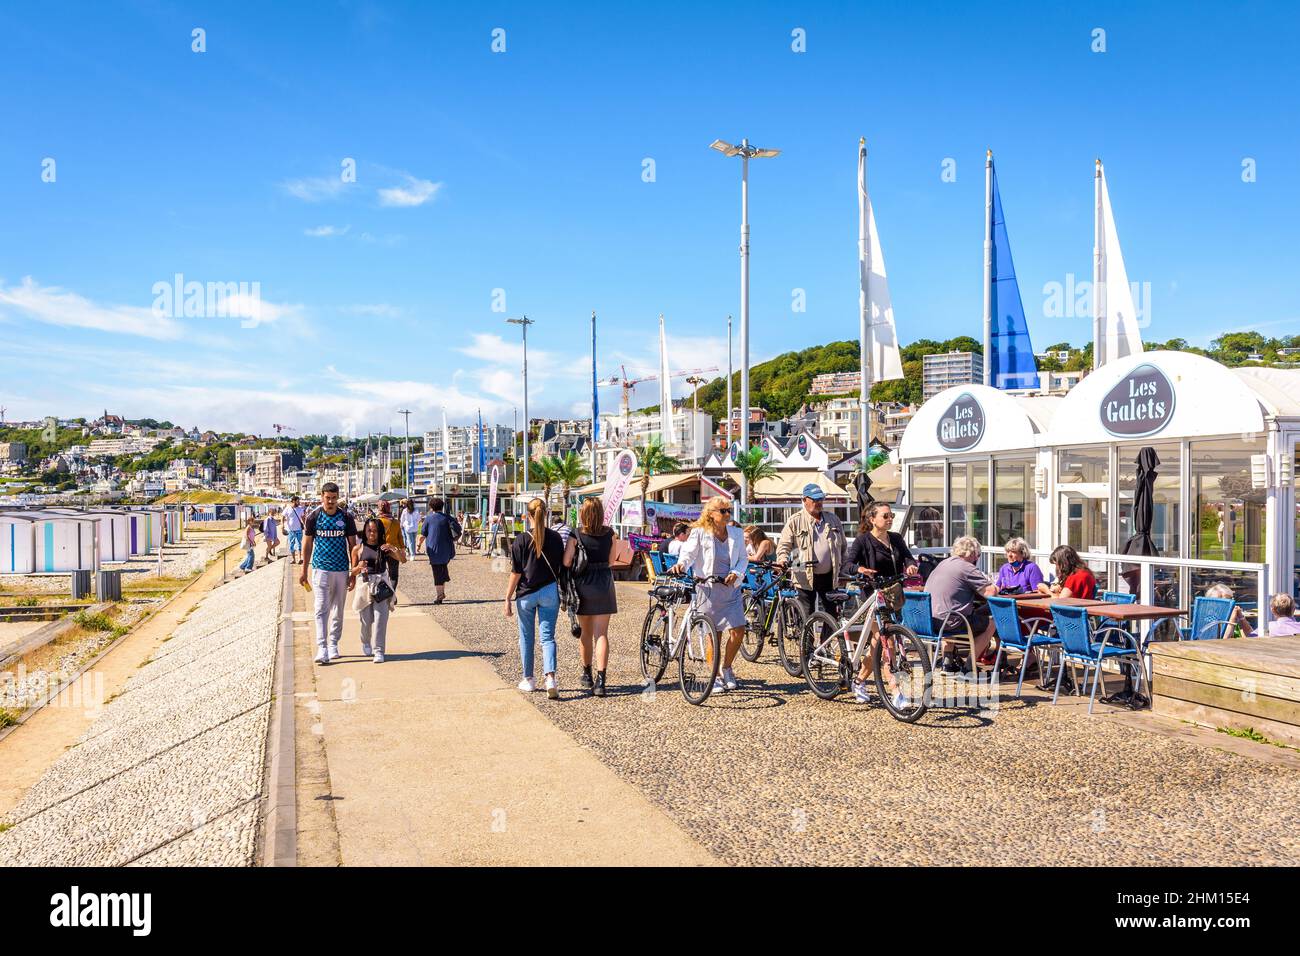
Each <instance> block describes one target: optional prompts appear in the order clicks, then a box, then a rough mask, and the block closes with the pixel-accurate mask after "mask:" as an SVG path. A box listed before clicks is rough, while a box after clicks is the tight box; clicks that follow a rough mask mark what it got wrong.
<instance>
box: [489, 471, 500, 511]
mask: <svg viewBox="0 0 1300 956" xmlns="http://www.w3.org/2000/svg"><path fill="white" fill-rule="evenodd" d="M500 478H501V469H500V467H499V466H497V465H493V466H492V479H491V481H490V482H489V483H488V514H489V515H494V514H496V513H497V482H498V481H499V480H500Z"/></svg>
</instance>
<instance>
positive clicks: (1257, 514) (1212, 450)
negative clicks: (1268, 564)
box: [1191, 435, 1268, 562]
mask: <svg viewBox="0 0 1300 956" xmlns="http://www.w3.org/2000/svg"><path fill="white" fill-rule="evenodd" d="M1264 448H1265V443H1264V437H1263V436H1262V435H1261V436H1259V437H1257V438H1222V439H1216V440H1213V441H1194V442H1192V444H1191V454H1192V467H1191V475H1192V497H1193V499H1194V501H1195V503H1196V512H1195V522H1194V524H1195V528H1194V541H1193V545H1192V556H1193V557H1196V558H1208V559H1210V560H1214V561H1251V562H1262V561H1263V560H1264V545H1265V542H1266V541H1267V538H1268V522H1267V521H1266V520H1265V499H1266V494H1265V492H1264V490H1263V489H1257V488H1255V487H1254V485H1253V482H1252V481H1251V474H1250V459H1251V456H1252V455H1262V454H1263V453H1264Z"/></svg>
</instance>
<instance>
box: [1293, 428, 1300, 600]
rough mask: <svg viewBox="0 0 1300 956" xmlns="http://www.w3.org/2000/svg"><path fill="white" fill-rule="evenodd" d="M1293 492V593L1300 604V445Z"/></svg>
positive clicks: (1295, 464) (1295, 466) (1294, 463)
mask: <svg viewBox="0 0 1300 956" xmlns="http://www.w3.org/2000/svg"><path fill="white" fill-rule="evenodd" d="M1291 464H1292V469H1291V475H1292V483H1291V490H1292V492H1293V500H1294V501H1295V557H1294V558H1293V559H1292V560H1294V562H1295V570H1294V572H1293V575H1292V578H1291V593H1292V595H1294V597H1295V598H1296V600H1297V602H1300V445H1298V446H1296V453H1295V461H1293V462H1292V463H1291Z"/></svg>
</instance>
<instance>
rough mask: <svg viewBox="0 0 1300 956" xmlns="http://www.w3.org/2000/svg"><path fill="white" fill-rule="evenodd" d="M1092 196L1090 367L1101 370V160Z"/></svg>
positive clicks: (1103, 297) (1103, 293)
mask: <svg viewBox="0 0 1300 956" xmlns="http://www.w3.org/2000/svg"><path fill="white" fill-rule="evenodd" d="M1092 181H1093V187H1092V188H1093V194H1094V197H1095V200H1096V206H1097V208H1096V210H1095V212H1094V213H1093V221H1092V367H1093V369H1094V370H1096V369H1099V368H1101V366H1102V365H1103V364H1104V363H1105V361H1106V360H1105V358H1104V357H1103V355H1102V353H1103V352H1104V351H1105V344H1104V342H1103V341H1102V339H1103V334H1102V333H1103V329H1102V323H1103V321H1104V317H1105V314H1106V302H1105V300H1106V278H1105V276H1104V275H1102V250H1103V249H1104V248H1105V239H1104V238H1103V237H1102V232H1103V228H1104V227H1103V225H1102V212H1101V160H1100V159H1099V160H1097V169H1096V171H1095V172H1094V173H1093V180H1092Z"/></svg>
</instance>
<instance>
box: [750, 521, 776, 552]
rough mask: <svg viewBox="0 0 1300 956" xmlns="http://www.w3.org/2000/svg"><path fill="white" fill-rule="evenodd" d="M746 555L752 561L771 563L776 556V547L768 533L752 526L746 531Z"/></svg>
mask: <svg viewBox="0 0 1300 956" xmlns="http://www.w3.org/2000/svg"><path fill="white" fill-rule="evenodd" d="M745 553H746V554H748V555H749V560H750V561H771V560H772V558H774V557H775V556H776V545H775V544H774V543H773V542H772V539H771V538H769V537H768V536H767V532H765V531H764V530H763V529H762V528H760V527H759V526H758V525H756V524H751V525H750V526H749V527H747V528H746V529H745Z"/></svg>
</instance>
